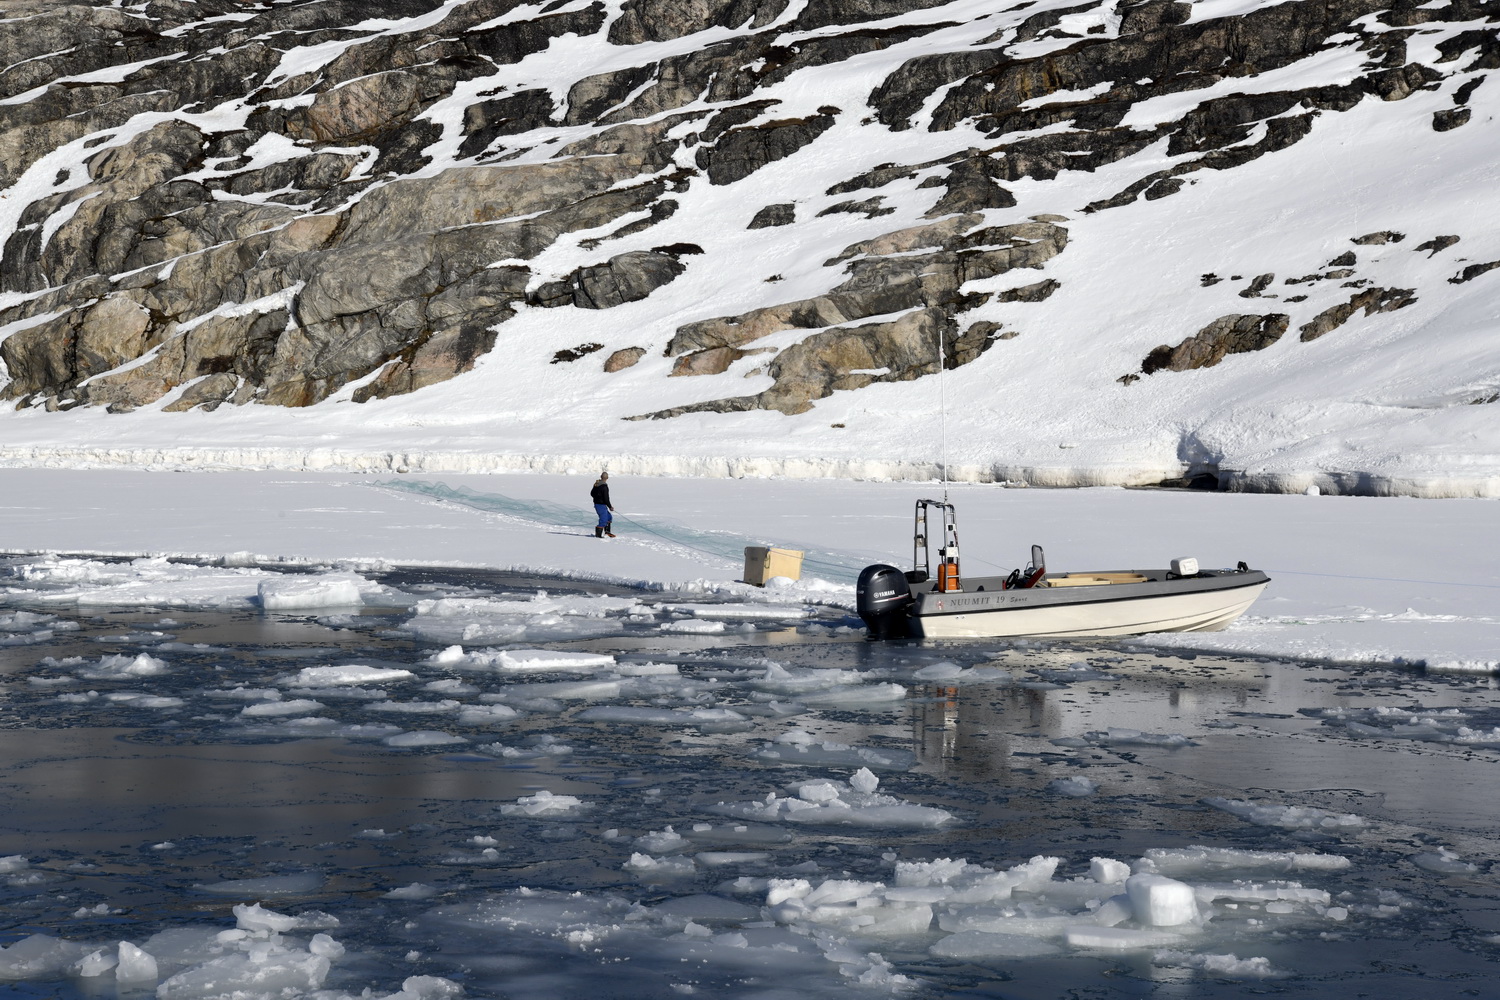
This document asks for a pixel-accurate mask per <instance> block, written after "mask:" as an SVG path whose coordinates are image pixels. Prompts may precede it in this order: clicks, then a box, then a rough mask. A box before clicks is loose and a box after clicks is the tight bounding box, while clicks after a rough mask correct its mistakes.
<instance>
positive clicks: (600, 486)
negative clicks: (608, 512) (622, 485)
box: [589, 483, 614, 508]
mask: <svg viewBox="0 0 1500 1000" xmlns="http://www.w3.org/2000/svg"><path fill="white" fill-rule="evenodd" d="M589 496H591V497H593V498H594V503H602V504H603V505H604V506H606V507H611V508H612V507H613V506H614V504H612V503H610V502H609V484H608V483H595V484H594V488H593V489H592V490H590V491H589Z"/></svg>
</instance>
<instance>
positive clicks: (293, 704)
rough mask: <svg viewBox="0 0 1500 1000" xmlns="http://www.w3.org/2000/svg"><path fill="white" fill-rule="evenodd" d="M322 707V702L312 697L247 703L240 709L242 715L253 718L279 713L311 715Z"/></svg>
mask: <svg viewBox="0 0 1500 1000" xmlns="http://www.w3.org/2000/svg"><path fill="white" fill-rule="evenodd" d="M322 707H323V703H322V702H318V701H313V700H312V699H311V698H293V699H291V700H290V701H263V702H260V703H259V704H255V705H246V706H245V707H244V708H242V709H240V715H243V716H245V717H247V718H252V719H255V718H266V717H268V716H277V715H311V714H312V713H313V712H316V711H318V710H319V709H321V708H322Z"/></svg>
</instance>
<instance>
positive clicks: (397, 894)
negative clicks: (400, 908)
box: [384, 882, 441, 899]
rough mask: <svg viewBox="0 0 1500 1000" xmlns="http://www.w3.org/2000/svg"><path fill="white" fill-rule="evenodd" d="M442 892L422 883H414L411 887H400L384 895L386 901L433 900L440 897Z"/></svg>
mask: <svg viewBox="0 0 1500 1000" xmlns="http://www.w3.org/2000/svg"><path fill="white" fill-rule="evenodd" d="M440 892H441V890H439V889H437V888H435V887H434V886H430V885H426V884H425V883H422V882H413V883H411V884H410V885H403V886H399V887H397V888H395V889H392V890H390V891H389V892H387V893H385V894H384V898H386V899H431V898H432V897H434V896H436V895H438V894H439V893H440Z"/></svg>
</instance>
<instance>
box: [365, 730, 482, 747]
mask: <svg viewBox="0 0 1500 1000" xmlns="http://www.w3.org/2000/svg"><path fill="white" fill-rule="evenodd" d="M380 742H382V743H384V744H385V745H386V746H388V747H445V746H452V745H453V744H455V743H467V742H469V741H468V740H467V739H465V738H464V737H462V736H454V735H453V734H452V733H444V732H440V731H438V730H435V729H418V730H416V731H415V732H410V733H399V734H397V735H395V736H387V737H386V738H385V739H383V740H381V741H380Z"/></svg>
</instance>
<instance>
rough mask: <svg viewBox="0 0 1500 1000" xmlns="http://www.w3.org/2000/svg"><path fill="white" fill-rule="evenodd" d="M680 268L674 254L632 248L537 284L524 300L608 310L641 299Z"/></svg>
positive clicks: (543, 304)
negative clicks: (538, 285)
mask: <svg viewBox="0 0 1500 1000" xmlns="http://www.w3.org/2000/svg"><path fill="white" fill-rule="evenodd" d="M684 270H686V268H685V267H684V266H683V265H682V263H681V262H679V261H678V259H677V256H676V255H675V254H669V253H662V252H660V251H655V250H636V251H632V252H631V253H622V254H620V255H618V256H616V257H611V258H610V259H609V260H607V261H605V262H604V263H602V264H591V265H589V266H588V267H580V268H579V269H578V270H576V271H574V272H573V273H572V274H571V275H569V276H568V277H567V278H566V279H565V280H563V281H554V282H551V283H549V284H546V285H543V286H541V288H539V289H537V291H536V292H535V293H533V294H532V295H531V296H529V299H528V301H530V302H531V304H532V305H540V306H545V307H555V306H562V305H574V306H577V307H578V308H580V309H608V308H610V307H611V306H618V305H622V304H624V303H626V302H635V301H637V300H639V299H644V298H645V297H646V296H648V295H650V294H651V293H652V292H654V291H656V290H657V289H658V288H660V287H661V286H662V285H665V284H667V283H668V282H670V281H671V280H672V279H674V278H676V277H677V276H678V275H679V274H681V273H682V272H683V271H684Z"/></svg>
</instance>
